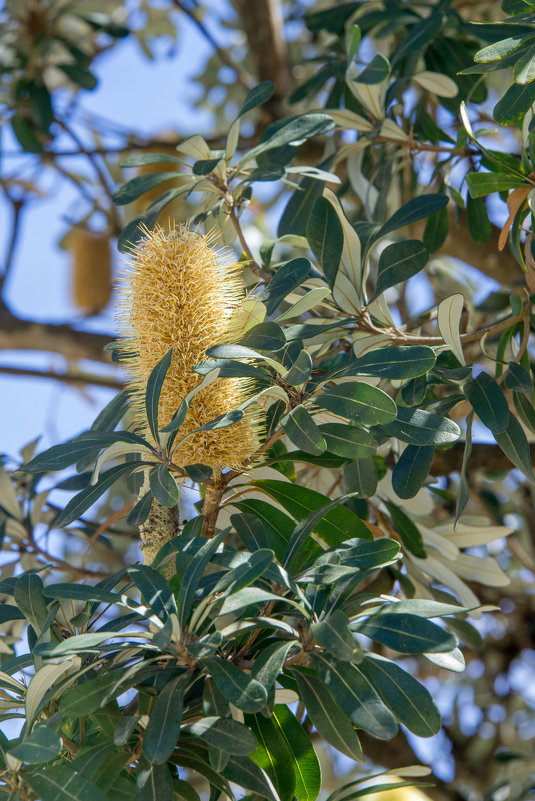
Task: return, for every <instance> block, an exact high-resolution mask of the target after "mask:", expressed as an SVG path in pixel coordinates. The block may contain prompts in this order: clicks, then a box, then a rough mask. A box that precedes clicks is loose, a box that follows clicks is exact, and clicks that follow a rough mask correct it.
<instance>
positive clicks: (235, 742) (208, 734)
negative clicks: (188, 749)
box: [188, 716, 256, 756]
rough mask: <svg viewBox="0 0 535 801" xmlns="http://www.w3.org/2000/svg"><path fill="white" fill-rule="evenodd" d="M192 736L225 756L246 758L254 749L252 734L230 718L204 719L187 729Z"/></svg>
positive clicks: (254, 742) (254, 743)
mask: <svg viewBox="0 0 535 801" xmlns="http://www.w3.org/2000/svg"><path fill="white" fill-rule="evenodd" d="M188 729H189V731H190V732H191V733H192V734H195V735H196V736H197V737H201V738H202V739H203V740H206V742H207V743H210V745H213V746H215V747H216V748H219V749H221V750H222V751H225V752H226V753H227V754H237V755H238V756H247V754H251V753H252V752H253V751H254V750H255V748H256V739H255V736H254V734H253V733H252V731H251V730H250V729H248V728H247V726H244V725H243V724H242V723H238V721H237V720H232V718H220V717H210V716H209V717H204V718H202V719H201V720H199V721H197V722H196V723H192V724H191V725H190V726H189V727H188Z"/></svg>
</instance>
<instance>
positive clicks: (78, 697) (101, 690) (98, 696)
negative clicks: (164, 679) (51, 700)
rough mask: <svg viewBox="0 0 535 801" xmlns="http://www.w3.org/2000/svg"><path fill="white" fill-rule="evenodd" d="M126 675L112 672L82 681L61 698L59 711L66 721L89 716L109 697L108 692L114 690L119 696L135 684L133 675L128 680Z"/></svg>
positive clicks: (124, 670) (125, 672) (125, 671)
mask: <svg viewBox="0 0 535 801" xmlns="http://www.w3.org/2000/svg"><path fill="white" fill-rule="evenodd" d="M127 674H128V670H127V669H121V670H112V671H110V672H109V673H105V674H102V675H100V676H97V677H96V678H94V679H89V680H88V681H83V682H82V683H81V684H78V685H77V686H76V687H73V688H72V689H70V690H67V692H66V693H64V694H63V695H62V696H61V698H60V702H59V711H60V712H61V714H62V715H63V717H64V718H65V719H66V720H68V719H77V718H81V717H83V716H84V715H90V714H91V713H92V712H95V711H96V710H97V709H100V707H101V705H102V703H103V701H104V699H105V698H106V697H109V693H110V690H112V689H115V690H116V695H120V694H121V693H122V692H124V691H125V690H127V689H128V688H129V687H132V686H133V685H134V684H135V683H136V681H137V679H136V677H135V675H131V676H130V678H129V679H128V677H127Z"/></svg>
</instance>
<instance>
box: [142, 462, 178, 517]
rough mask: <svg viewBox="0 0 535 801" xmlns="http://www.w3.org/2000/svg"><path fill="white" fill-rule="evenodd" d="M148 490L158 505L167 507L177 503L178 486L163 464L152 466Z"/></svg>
mask: <svg viewBox="0 0 535 801" xmlns="http://www.w3.org/2000/svg"><path fill="white" fill-rule="evenodd" d="M149 481H150V490H151V492H152V494H153V496H154V497H155V498H156V500H157V501H158V503H159V504H160V506H163V507H164V508H169V507H171V506H176V505H177V503H178V497H179V492H178V487H177V484H176V481H175V479H174V478H173V476H172V474H171V473H170V471H169V469H168V468H167V466H166V465H165V464H160V465H158V467H154V468H153V469H152V470H151V471H150V473H149Z"/></svg>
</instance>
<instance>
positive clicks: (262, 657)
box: [251, 642, 296, 690]
mask: <svg viewBox="0 0 535 801" xmlns="http://www.w3.org/2000/svg"><path fill="white" fill-rule="evenodd" d="M295 644H296V643H295V642H283V643H280V642H274V643H273V644H272V645H269V646H268V647H267V648H264V650H263V651H262V652H261V653H260V654H259V656H257V658H256V659H255V661H254V665H253V668H252V670H251V676H252V677H253V678H254V679H256V680H257V681H259V682H260V683H261V684H263V685H264V687H265V688H266V690H270V689H271V687H273V685H274V684H275V682H276V681H277V679H278V677H279V674H280V673H282V669H283V667H284V662H285V660H286V656H287V654H288V651H289V650H290V648H293V647H294V645H295Z"/></svg>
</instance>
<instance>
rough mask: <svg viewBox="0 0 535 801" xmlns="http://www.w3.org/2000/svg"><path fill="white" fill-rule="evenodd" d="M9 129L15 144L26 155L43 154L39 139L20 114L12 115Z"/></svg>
mask: <svg viewBox="0 0 535 801" xmlns="http://www.w3.org/2000/svg"><path fill="white" fill-rule="evenodd" d="M11 128H12V130H13V133H14V134H15V138H16V140H17V142H18V143H19V145H20V146H21V148H22V149H23V150H24V151H25V152H26V153H42V152H43V146H42V144H41V142H40V141H39V137H38V136H37V134H36V133H35V132H34V131H33V130H32V128H31V127H30V126H29V125H28V123H27V122H26V120H25V119H24V117H22V116H21V115H20V114H14V115H13V117H12V118H11Z"/></svg>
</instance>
